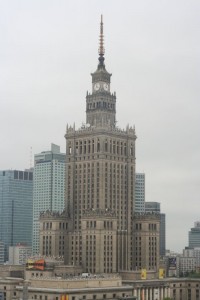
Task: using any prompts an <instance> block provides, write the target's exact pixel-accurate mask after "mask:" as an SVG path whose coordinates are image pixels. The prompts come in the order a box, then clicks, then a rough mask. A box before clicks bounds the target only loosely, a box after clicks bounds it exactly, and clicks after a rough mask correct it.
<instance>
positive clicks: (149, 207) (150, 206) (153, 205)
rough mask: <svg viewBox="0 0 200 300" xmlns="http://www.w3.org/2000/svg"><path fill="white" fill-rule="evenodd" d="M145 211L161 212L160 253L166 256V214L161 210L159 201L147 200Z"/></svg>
mask: <svg viewBox="0 0 200 300" xmlns="http://www.w3.org/2000/svg"><path fill="white" fill-rule="evenodd" d="M145 212H149V213H151V212H155V213H159V214H160V255H161V256H164V255H165V251H166V224H165V214H163V213H161V212H160V203H159V202H145Z"/></svg>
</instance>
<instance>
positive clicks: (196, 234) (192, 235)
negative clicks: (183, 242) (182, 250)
mask: <svg viewBox="0 0 200 300" xmlns="http://www.w3.org/2000/svg"><path fill="white" fill-rule="evenodd" d="M195 247H200V221H197V222H195V223H194V227H193V228H191V230H190V231H189V248H195Z"/></svg>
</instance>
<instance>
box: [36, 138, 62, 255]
mask: <svg viewBox="0 0 200 300" xmlns="http://www.w3.org/2000/svg"><path fill="white" fill-rule="evenodd" d="M64 207H65V154H63V153H60V147H59V146H57V145H55V144H51V150H50V151H43V152H41V153H39V154H36V155H35V166H34V187H33V245H32V249H33V254H38V253H39V216H40V212H44V211H47V210H50V211H57V212H61V211H63V210H64Z"/></svg>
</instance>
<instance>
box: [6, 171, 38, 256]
mask: <svg viewBox="0 0 200 300" xmlns="http://www.w3.org/2000/svg"><path fill="white" fill-rule="evenodd" d="M32 207H33V173H32V171H30V170H27V171H17V170H6V171H0V240H1V241H2V242H3V243H4V246H5V260H8V248H9V246H14V245H16V244H17V243H26V244H28V245H29V246H31V242H32V217H33V215H32V214H33V210H32Z"/></svg>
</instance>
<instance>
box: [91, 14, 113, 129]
mask: <svg viewBox="0 0 200 300" xmlns="http://www.w3.org/2000/svg"><path fill="white" fill-rule="evenodd" d="M104 54H105V49H104V35H103V17H102V16H101V23H100V36H99V58H98V60H99V63H98V66H97V70H96V71H95V72H94V73H92V74H91V75H92V94H87V97H86V123H89V124H90V125H91V126H96V127H99V126H100V127H102V126H103V127H105V126H108V125H109V126H115V123H116V120H115V112H116V108H115V103H116V97H115V94H111V93H110V78H111V76H112V74H110V73H108V72H107V70H106V68H105V64H104V60H105V58H104Z"/></svg>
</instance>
